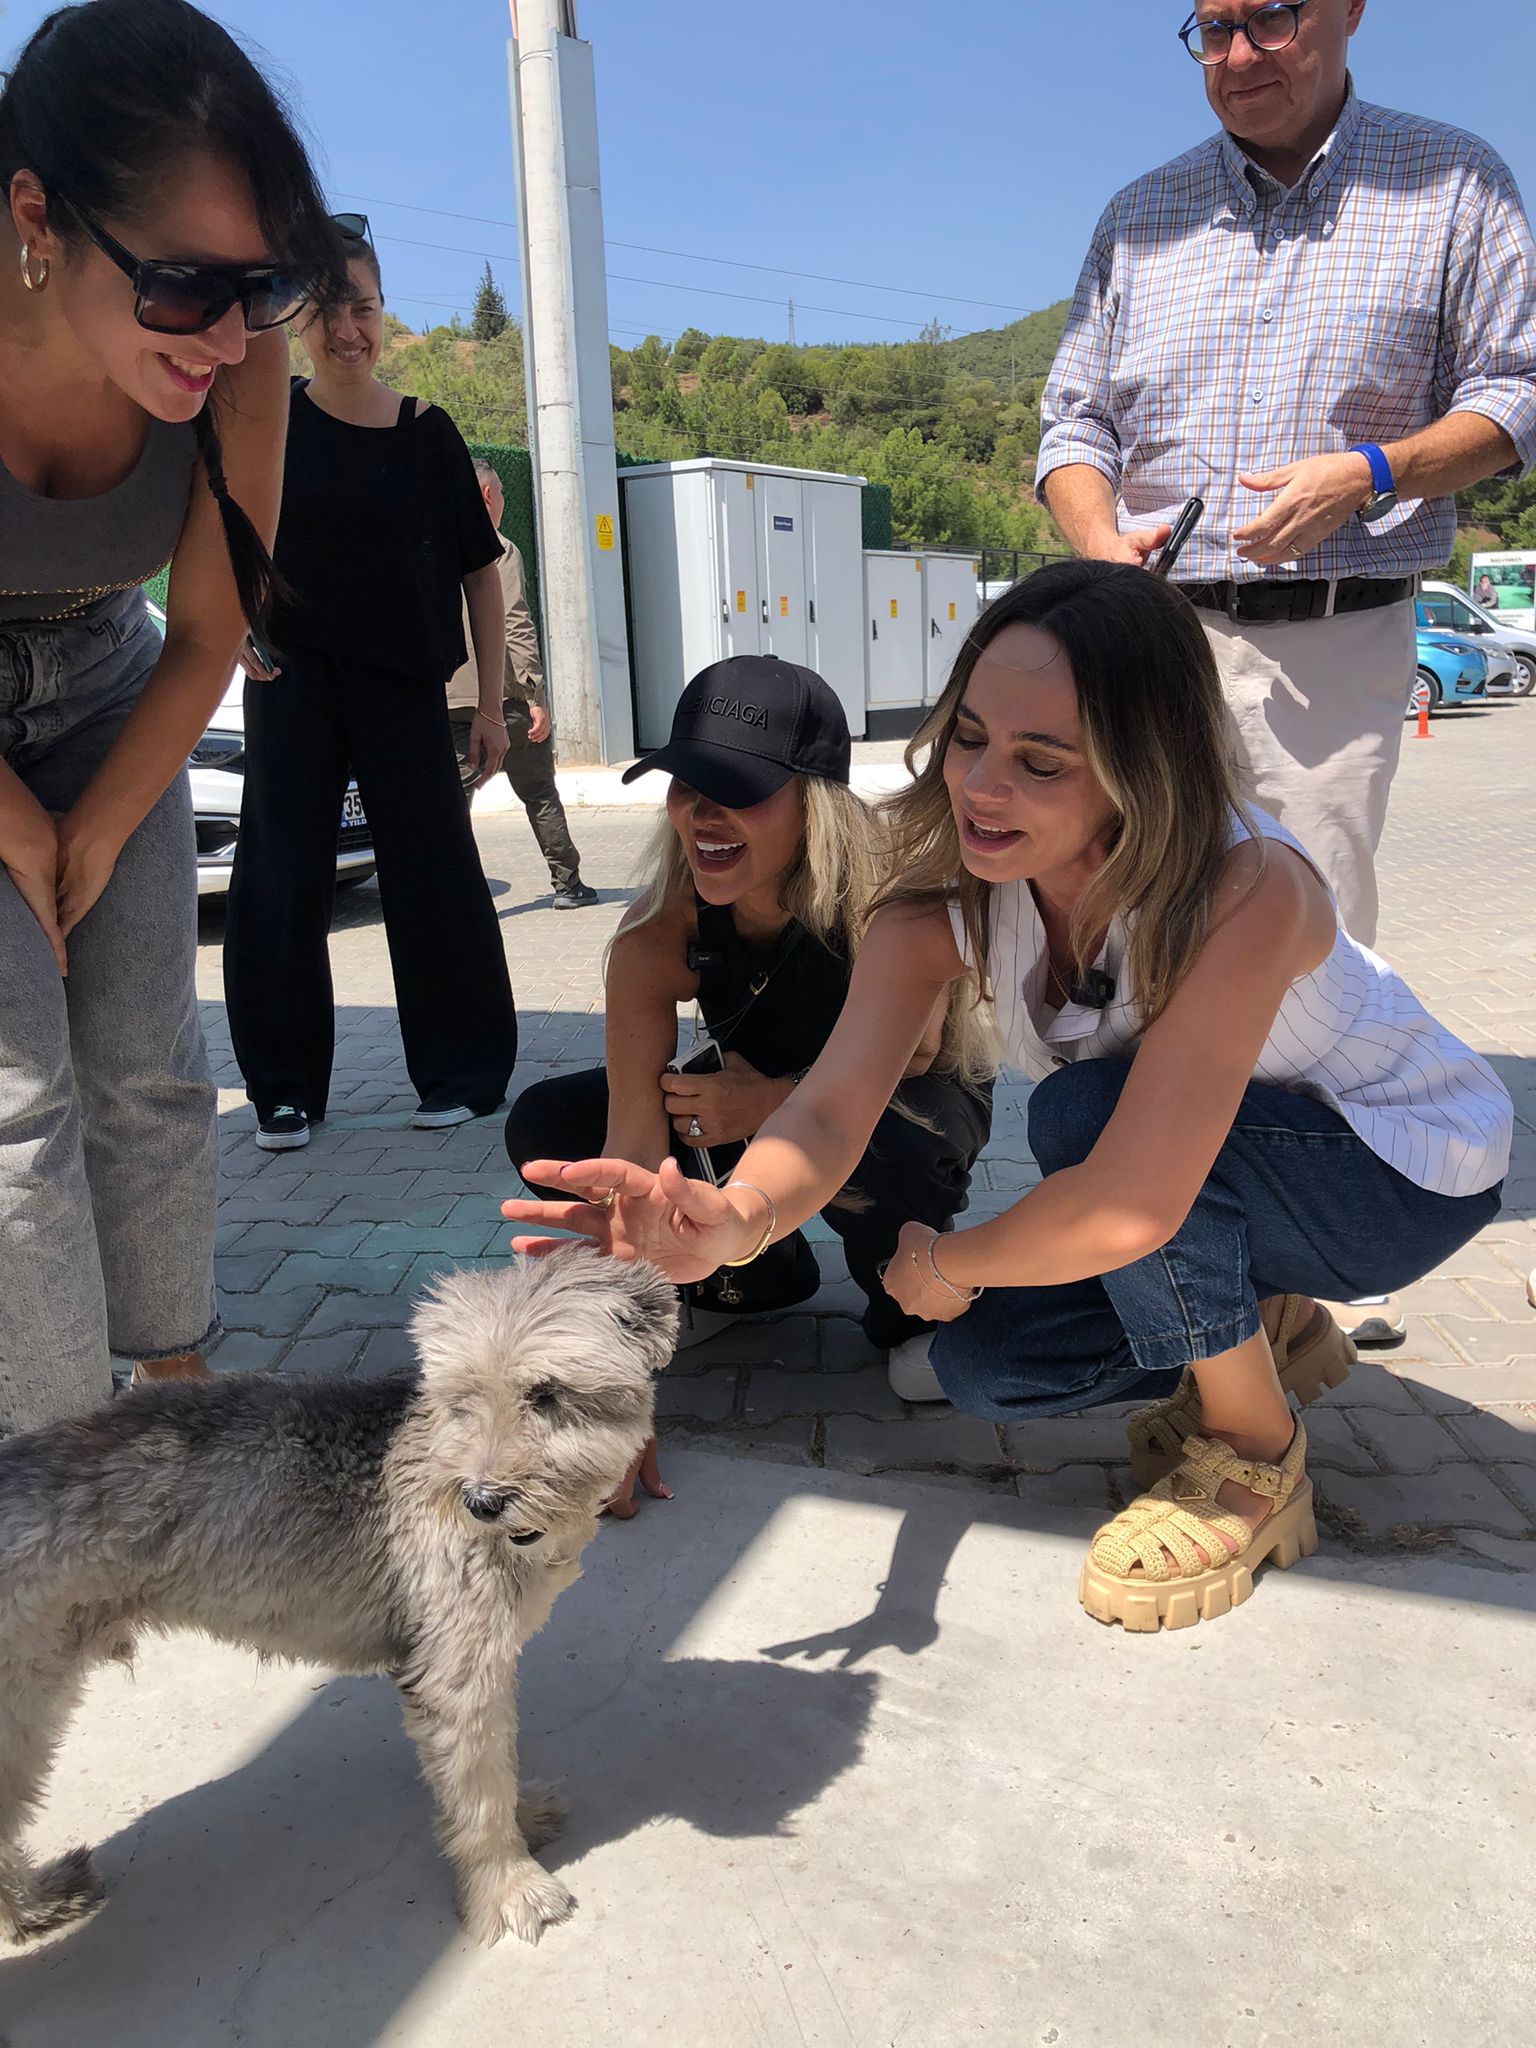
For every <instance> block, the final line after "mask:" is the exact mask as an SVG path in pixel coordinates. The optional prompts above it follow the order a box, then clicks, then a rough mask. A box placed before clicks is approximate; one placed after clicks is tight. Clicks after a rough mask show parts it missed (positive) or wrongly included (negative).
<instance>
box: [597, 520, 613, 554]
mask: <svg viewBox="0 0 1536 2048" xmlns="http://www.w3.org/2000/svg"><path fill="white" fill-rule="evenodd" d="M597 544H598V546H599V548H601V550H602V552H603V553H604V554H605V555H606V554H610V553H612V551H613V521H612V519H610V518H609V516H608V514H607V513H606V512H599V513H598V515H597Z"/></svg>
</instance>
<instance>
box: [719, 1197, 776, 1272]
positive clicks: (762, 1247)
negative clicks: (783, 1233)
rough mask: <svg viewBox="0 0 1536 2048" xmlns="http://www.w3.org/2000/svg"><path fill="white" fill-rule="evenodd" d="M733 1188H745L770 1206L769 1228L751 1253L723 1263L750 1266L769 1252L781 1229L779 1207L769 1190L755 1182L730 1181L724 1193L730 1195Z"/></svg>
mask: <svg viewBox="0 0 1536 2048" xmlns="http://www.w3.org/2000/svg"><path fill="white" fill-rule="evenodd" d="M732 1188H745V1189H746V1190H747V1192H748V1194H752V1195H761V1196H762V1198H763V1200H764V1201H765V1202H766V1203H767V1204H768V1224H767V1228H766V1229H765V1230H764V1231H763V1234H762V1236H761V1237H760V1238H759V1239H758V1240H757V1243H756V1244H755V1245H753V1247H752V1249H751V1251H749V1252H748V1253H747V1256H746V1257H745V1258H744V1259H726V1260H725V1261H724V1262H723V1263H724V1264H725V1265H727V1266H750V1265H751V1263H752V1261H753V1260H754V1259H760V1258H761V1257H762V1256H763V1253H764V1252H765V1251H767V1249H768V1247H769V1245H771V1244H772V1243H773V1233H774V1232H775V1231H776V1230H777V1229H778V1227H779V1205H778V1203H777V1202H776V1201H775V1200H774V1199H773V1197H772V1195H770V1194H769V1192H768V1190H767V1189H766V1188H760V1187H759V1186H758V1185H757V1183H756V1182H755V1181H750V1180H728V1181H727V1182H726V1184H725V1189H724V1192H725V1193H726V1194H729V1193H730V1191H731V1189H732Z"/></svg>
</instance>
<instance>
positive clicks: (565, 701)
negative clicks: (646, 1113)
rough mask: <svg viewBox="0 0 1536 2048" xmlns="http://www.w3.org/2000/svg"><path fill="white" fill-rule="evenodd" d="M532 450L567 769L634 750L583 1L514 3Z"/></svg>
mask: <svg viewBox="0 0 1536 2048" xmlns="http://www.w3.org/2000/svg"><path fill="white" fill-rule="evenodd" d="M510 5H511V10H512V42H511V45H510V48H509V66H508V68H509V73H510V79H511V89H512V137H513V156H514V160H515V164H516V171H517V215H518V222H519V225H520V228H521V233H522V257H523V355H524V362H525V365H526V376H527V386H528V447H529V452H530V454H531V455H532V458H533V474H534V487H535V502H536V510H537V514H538V529H539V565H540V571H541V574H540V578H539V583H540V590H541V593H542V596H543V604H544V624H545V629H546V633H545V637H546V643H547V650H546V651H547V653H548V656H549V698H550V709H551V714H552V717H553V721H554V728H555V737H556V740H557V742H558V744H559V749H560V758H561V760H562V761H563V762H566V763H572V762H578V761H622V760H627V759H628V758H629V757H630V756H631V755H632V754H633V753H634V751H635V734H634V712H633V707H632V700H631V695H630V683H629V649H628V638H627V634H626V631H625V614H624V577H623V570H622V566H621V559H620V554H619V538H618V536H619V483H618V472H617V470H616V467H615V464H614V454H613V382H612V377H611V375H610V372H609V366H608V286H607V281H606V279H605V277H604V274H603V200H602V187H601V181H600V179H599V176H598V149H597V93H596V88H595V82H594V76H593V69H592V46H591V44H590V43H583V42H578V41H577V39H576V0H510Z"/></svg>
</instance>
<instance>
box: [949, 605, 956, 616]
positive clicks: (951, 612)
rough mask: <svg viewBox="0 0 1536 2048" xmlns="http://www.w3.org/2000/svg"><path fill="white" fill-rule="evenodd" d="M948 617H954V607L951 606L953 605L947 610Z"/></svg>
mask: <svg viewBox="0 0 1536 2048" xmlns="http://www.w3.org/2000/svg"><path fill="white" fill-rule="evenodd" d="M949 616H950V617H951V618H953V617H954V616H955V608H954V606H953V605H951V606H950V608H949Z"/></svg>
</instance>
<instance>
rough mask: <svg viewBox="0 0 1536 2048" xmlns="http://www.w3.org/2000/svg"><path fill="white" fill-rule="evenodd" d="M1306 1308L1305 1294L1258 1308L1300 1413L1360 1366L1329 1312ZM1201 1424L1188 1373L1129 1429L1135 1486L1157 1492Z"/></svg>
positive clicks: (1286, 1389)
mask: <svg viewBox="0 0 1536 2048" xmlns="http://www.w3.org/2000/svg"><path fill="white" fill-rule="evenodd" d="M1308 1306H1309V1303H1308V1297H1307V1296H1306V1295H1305V1294H1272V1295H1270V1297H1269V1298H1268V1300H1267V1301H1261V1302H1260V1303H1259V1318H1260V1321H1261V1322H1262V1323H1263V1326H1264V1334H1265V1336H1266V1337H1268V1339H1269V1348H1270V1350H1271V1351H1272V1352H1273V1353H1274V1354H1275V1371H1276V1372H1277V1373H1278V1374H1279V1376H1280V1386H1281V1390H1282V1391H1283V1392H1284V1393H1287V1394H1294V1395H1295V1396H1296V1401H1297V1405H1298V1406H1299V1407H1302V1408H1305V1407H1306V1406H1307V1404H1308V1402H1310V1401H1315V1400H1316V1399H1317V1397H1318V1395H1319V1394H1321V1393H1322V1392H1323V1391H1324V1389H1325V1388H1328V1387H1336V1386H1338V1385H1339V1384H1340V1383H1341V1381H1343V1380H1346V1379H1347V1378H1348V1377H1349V1371H1350V1367H1351V1366H1353V1365H1354V1364H1356V1362H1357V1353H1356V1351H1355V1347H1354V1343H1353V1341H1352V1340H1351V1339H1350V1338H1348V1337H1346V1336H1345V1334H1344V1332H1343V1331H1342V1330H1341V1329H1340V1328H1339V1326H1338V1324H1337V1323H1336V1322H1335V1321H1334V1319H1333V1317H1332V1316H1331V1315H1329V1313H1328V1311H1327V1310H1326V1309H1324V1308H1321V1307H1319V1308H1318V1309H1317V1312H1316V1313H1315V1314H1311V1315H1309V1314H1308V1312H1307V1311H1308ZM1202 1421H1203V1416H1202V1413H1201V1408H1200V1389H1199V1387H1198V1386H1197V1385H1196V1384H1195V1376H1194V1374H1193V1373H1192V1372H1190V1371H1187V1370H1186V1372H1185V1374H1184V1377H1183V1379H1181V1380H1180V1381H1179V1384H1178V1385H1177V1387H1175V1389H1174V1390H1173V1392H1172V1393H1171V1394H1169V1395H1168V1396H1167V1397H1166V1399H1164V1400H1161V1401H1154V1402H1153V1403H1152V1405H1151V1406H1150V1407H1149V1408H1140V1409H1138V1410H1137V1411H1136V1413H1135V1414H1134V1415H1133V1416H1132V1417H1131V1419H1130V1421H1129V1422H1128V1423H1127V1424H1126V1425H1125V1433H1126V1436H1127V1437H1128V1438H1129V1439H1130V1445H1131V1477H1132V1478H1133V1479H1134V1480H1135V1482H1136V1484H1137V1485H1138V1486H1153V1485H1155V1484H1156V1482H1157V1481H1158V1480H1159V1479H1161V1478H1162V1477H1163V1476H1164V1474H1165V1473H1168V1472H1171V1471H1172V1470H1173V1468H1174V1466H1175V1465H1176V1464H1177V1463H1178V1462H1179V1459H1180V1458H1181V1457H1182V1455H1183V1451H1184V1441H1185V1438H1186V1437H1191V1436H1198V1435H1199V1434H1200V1427H1201V1423H1202Z"/></svg>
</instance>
